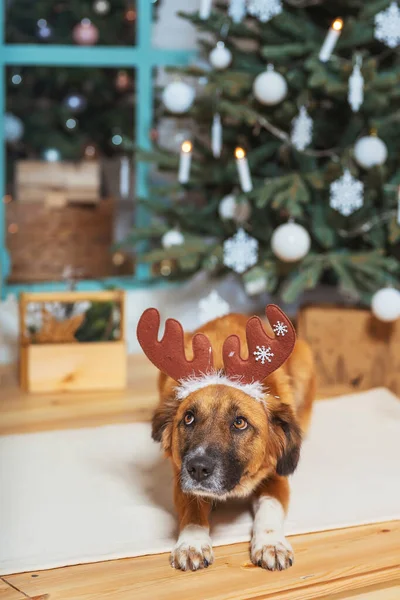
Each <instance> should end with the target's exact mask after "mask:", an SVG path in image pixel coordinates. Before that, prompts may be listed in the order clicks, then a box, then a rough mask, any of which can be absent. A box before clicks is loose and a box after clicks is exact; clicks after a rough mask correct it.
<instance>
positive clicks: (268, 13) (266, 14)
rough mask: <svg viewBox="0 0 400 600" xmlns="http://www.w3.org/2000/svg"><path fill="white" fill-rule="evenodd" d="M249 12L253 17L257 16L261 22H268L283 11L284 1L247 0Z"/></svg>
mask: <svg viewBox="0 0 400 600" xmlns="http://www.w3.org/2000/svg"><path fill="white" fill-rule="evenodd" d="M247 12H248V13H249V15H251V16H252V17H257V19H258V20H259V21H261V23H266V22H267V21H269V20H270V19H272V17H275V16H276V15H279V14H280V13H281V12H282V2H281V0H247Z"/></svg>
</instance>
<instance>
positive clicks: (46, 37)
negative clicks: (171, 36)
mask: <svg viewBox="0 0 400 600" xmlns="http://www.w3.org/2000/svg"><path fill="white" fill-rule="evenodd" d="M135 29H136V1H135V0H128V2H127V0H93V2H92V1H90V2H89V1H85V0H82V1H78V0H74V1H68V0H59V1H55V0H41V1H40V2H39V1H35V0H13V1H12V2H9V3H8V6H7V9H6V28H5V30H6V41H7V42H8V43H11V44H70V45H93V44H102V45H108V46H121V45H132V44H134V43H135V36H136V33H135Z"/></svg>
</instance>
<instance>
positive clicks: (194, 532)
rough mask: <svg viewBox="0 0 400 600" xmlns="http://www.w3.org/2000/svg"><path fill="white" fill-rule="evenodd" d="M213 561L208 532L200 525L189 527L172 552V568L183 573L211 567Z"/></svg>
mask: <svg viewBox="0 0 400 600" xmlns="http://www.w3.org/2000/svg"><path fill="white" fill-rule="evenodd" d="M213 560H214V555H213V551H212V545H211V538H210V536H209V535H208V530H207V529H206V528H205V527H201V526H200V525H187V526H186V527H185V528H184V529H183V530H182V531H181V533H180V535H179V539H178V541H177V542H176V544H175V547H174V548H173V550H172V552H171V556H170V563H171V567H174V568H175V569H181V570H182V571H197V569H204V568H205V567H208V565H211V564H212V562H213Z"/></svg>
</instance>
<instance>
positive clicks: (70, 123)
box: [65, 119, 77, 129]
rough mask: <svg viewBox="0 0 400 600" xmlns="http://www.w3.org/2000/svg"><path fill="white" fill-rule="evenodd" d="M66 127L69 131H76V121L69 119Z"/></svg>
mask: <svg viewBox="0 0 400 600" xmlns="http://www.w3.org/2000/svg"><path fill="white" fill-rule="evenodd" d="M65 126H66V127H67V129H75V127H76V126H77V121H76V119H67V121H66V123H65Z"/></svg>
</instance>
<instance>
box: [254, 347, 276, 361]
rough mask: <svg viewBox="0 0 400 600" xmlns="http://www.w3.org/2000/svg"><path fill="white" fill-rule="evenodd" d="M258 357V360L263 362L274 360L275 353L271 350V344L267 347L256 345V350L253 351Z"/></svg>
mask: <svg viewBox="0 0 400 600" xmlns="http://www.w3.org/2000/svg"><path fill="white" fill-rule="evenodd" d="M253 354H254V356H255V357H256V361H260V362H261V364H262V365H263V364H265V362H266V361H268V362H272V357H273V356H274V353H273V352H271V346H268V348H266V347H265V346H256V350H255V351H254V352H253Z"/></svg>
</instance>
